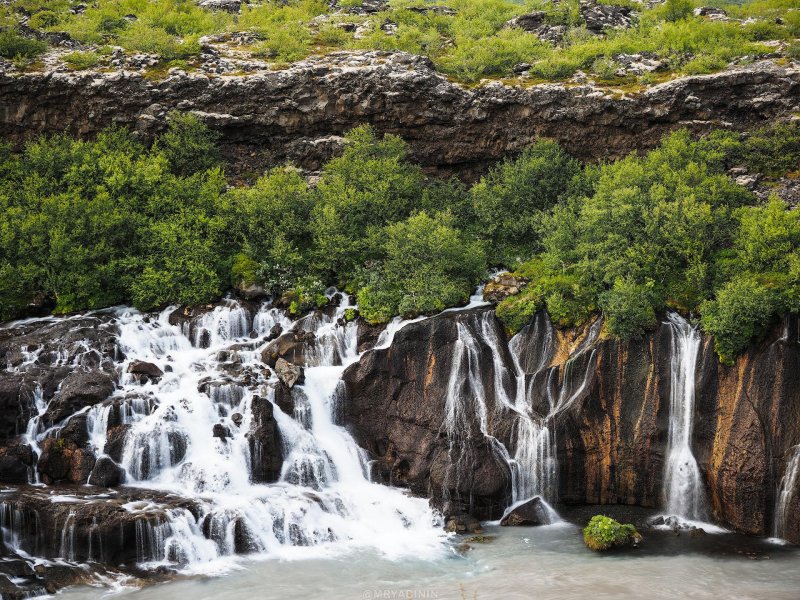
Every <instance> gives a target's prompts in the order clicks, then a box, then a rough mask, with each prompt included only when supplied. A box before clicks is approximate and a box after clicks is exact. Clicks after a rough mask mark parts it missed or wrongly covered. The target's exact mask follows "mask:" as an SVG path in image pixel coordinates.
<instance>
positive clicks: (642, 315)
mask: <svg viewBox="0 0 800 600" xmlns="http://www.w3.org/2000/svg"><path fill="white" fill-rule="evenodd" d="M653 287H654V286H653V282H652V281H649V282H648V283H647V284H645V285H639V284H636V283H634V282H632V281H626V280H623V279H618V280H617V281H615V282H614V286H613V287H612V288H611V289H610V290H607V291H605V292H603V293H602V294H601V295H600V307H601V308H602V309H603V315H604V316H605V326H606V329H607V330H608V332H609V333H611V334H612V335H614V336H616V337H618V338H621V339H628V338H630V337H633V336H635V335H640V334H642V333H644V332H645V331H647V330H648V329H651V328H653V327H655V325H656V324H657V323H658V320H657V319H656V312H655V310H654V308H653V305H654V304H655V302H654V301H653Z"/></svg>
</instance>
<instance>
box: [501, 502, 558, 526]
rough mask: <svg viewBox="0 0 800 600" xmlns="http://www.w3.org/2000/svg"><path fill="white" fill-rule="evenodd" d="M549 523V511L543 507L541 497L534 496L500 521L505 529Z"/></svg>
mask: <svg viewBox="0 0 800 600" xmlns="http://www.w3.org/2000/svg"><path fill="white" fill-rule="evenodd" d="M549 522H550V520H549V519H548V517H547V510H546V509H545V507H544V506H543V505H542V499H541V498H540V497H539V496H534V497H533V498H531V499H530V500H528V501H527V502H524V503H523V504H521V505H519V506H515V507H514V508H512V509H511V510H510V511H508V513H507V514H505V515H503V518H502V519H500V525H502V526H503V527H521V526H531V525H547V524H548V523H549Z"/></svg>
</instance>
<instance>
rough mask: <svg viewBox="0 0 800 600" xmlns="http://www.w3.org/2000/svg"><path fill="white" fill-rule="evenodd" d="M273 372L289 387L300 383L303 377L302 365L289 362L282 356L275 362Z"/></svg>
mask: <svg viewBox="0 0 800 600" xmlns="http://www.w3.org/2000/svg"><path fill="white" fill-rule="evenodd" d="M275 374H276V375H277V376H278V379H280V380H281V382H282V383H284V384H285V385H286V386H287V387H288V388H289V389H292V388H293V387H294V386H295V385H296V384H302V383H303V381H304V379H305V375H304V373H303V367H298V366H297V365H294V364H292V363H289V362H287V361H286V360H285V359H284V358H279V359H278V360H277V361H276V362H275Z"/></svg>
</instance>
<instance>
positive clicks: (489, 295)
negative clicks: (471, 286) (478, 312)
mask: <svg viewBox="0 0 800 600" xmlns="http://www.w3.org/2000/svg"><path fill="white" fill-rule="evenodd" d="M526 285H528V280H527V279H525V278H524V277H520V276H517V275H512V274H511V273H500V274H499V275H495V276H494V277H492V279H491V280H490V281H489V282H488V283H487V284H486V285H485V286H484V288H483V299H484V300H485V301H487V302H501V301H503V300H505V299H506V298H508V297H509V296H515V295H517V294H519V292H520V291H521V290H522V289H523V288H524V287H525V286H526Z"/></svg>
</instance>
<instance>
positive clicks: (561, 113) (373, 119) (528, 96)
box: [0, 52, 800, 177]
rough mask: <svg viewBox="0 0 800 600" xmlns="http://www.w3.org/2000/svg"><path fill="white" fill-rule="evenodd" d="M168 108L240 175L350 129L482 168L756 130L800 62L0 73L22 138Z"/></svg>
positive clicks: (790, 105) (11, 130)
mask: <svg viewBox="0 0 800 600" xmlns="http://www.w3.org/2000/svg"><path fill="white" fill-rule="evenodd" d="M171 109H178V110H181V111H194V112H195V113H197V114H198V115H199V116H200V117H201V118H202V119H203V120H204V121H205V122H206V123H207V124H208V125H210V126H211V127H212V128H214V129H216V130H217V131H219V132H220V133H221V134H222V144H223V148H224V151H225V153H226V155H227V157H228V158H229V159H230V160H231V161H232V162H233V165H234V169H238V170H239V171H247V170H258V169H261V168H263V167H265V166H268V165H274V164H279V163H283V162H284V161H287V160H291V161H294V162H295V163H297V164H298V165H300V166H302V167H304V168H307V169H311V170H314V169H318V168H319V166H320V165H321V164H322V163H323V162H324V161H325V160H326V159H327V158H329V157H330V156H331V155H332V154H333V153H335V152H336V150H337V149H338V148H339V146H340V144H341V138H340V136H341V135H342V134H343V133H345V132H346V131H348V130H349V129H351V128H352V127H354V126H356V125H359V124H362V123H371V124H372V125H373V126H375V127H376V128H377V129H378V130H379V131H381V132H387V133H395V134H399V135H400V136H402V137H403V138H404V139H406V140H407V141H408V142H409V144H410V148H411V152H412V156H413V158H414V159H415V160H417V161H419V162H420V163H421V164H422V165H423V166H424V167H426V168H427V169H428V170H430V171H431V172H437V173H439V174H450V173H459V174H461V175H463V176H466V177H474V176H475V175H476V174H477V173H479V172H481V171H482V170H484V169H485V168H486V167H487V166H488V165H490V164H492V163H494V162H496V161H497V160H498V159H500V158H502V157H504V156H506V155H508V154H511V153H514V152H516V151H519V150H521V149H522V148H524V147H525V146H527V145H529V144H531V142H532V141H533V140H534V139H535V138H537V137H542V136H544V137H549V138H553V139H556V140H558V141H559V142H560V143H561V144H563V145H564V146H565V147H566V148H567V149H568V150H569V151H570V152H571V153H573V154H575V155H576V156H578V157H580V158H587V159H604V158H609V157H615V156H620V155H624V154H626V153H628V152H630V151H632V150H636V149H644V148H651V147H653V146H654V145H656V143H657V142H658V140H659V139H660V138H661V137H662V136H663V134H664V133H666V132H668V131H670V130H673V129H675V128H678V127H689V128H690V129H692V130H693V131H695V132H704V131H707V130H709V129H711V128H714V127H730V128H735V129H747V128H750V127H753V126H757V125H761V124H764V123H766V122H768V121H769V120H772V119H776V118H782V117H790V116H791V115H792V114H793V113H795V112H797V111H798V110H800V67H798V66H797V64H796V63H791V62H790V63H789V64H787V65H783V66H781V65H778V64H777V63H776V62H773V61H761V62H756V63H753V64H750V65H747V66H742V67H737V68H735V69H732V70H729V71H725V72H722V73H718V74H714V75H704V76H692V77H683V78H679V79H676V80H673V81H670V82H667V83H663V84H660V85H654V86H651V87H649V88H647V89H643V90H641V91H638V92H636V93H627V94H626V93H624V92H623V91H621V90H609V89H603V88H597V87H595V86H593V85H574V84H538V85H531V86H527V87H522V86H517V85H505V84H503V83H501V82H493V83H489V84H486V85H480V86H478V87H474V88H465V87H462V86H460V85H457V84H455V83H452V82H450V81H448V80H447V79H446V78H445V77H443V76H442V75H440V74H438V73H436V71H435V70H434V69H433V68H432V65H431V64H430V62H429V61H428V60H427V59H425V58H422V57H417V56H412V55H409V54H405V53H383V52H363V53H356V52H339V53H334V54H331V55H328V56H325V57H322V58H311V59H308V60H305V61H302V62H299V63H296V64H294V65H293V66H292V67H290V68H287V69H284V70H279V71H266V70H265V71H262V72H258V73H256V74H253V75H247V76H236V75H226V76H215V75H209V74H203V73H191V74H189V73H186V72H183V71H179V70H172V71H171V72H170V73H169V74H168V76H167V77H166V78H165V79H162V80H151V79H148V78H147V77H145V76H144V75H143V74H142V73H139V72H136V73H134V72H129V71H119V72H113V73H100V72H81V73H69V72H41V73H27V74H22V75H12V74H10V73H0V134H1V135H3V136H5V137H6V138H8V139H11V140H15V141H20V140H22V139H23V138H25V137H26V136H31V135H34V134H37V133H53V132H56V131H63V130H68V131H71V132H73V133H75V134H78V135H81V136H91V135H92V134H94V133H96V132H97V131H99V130H100V129H101V128H103V127H107V126H109V125H112V124H117V125H125V126H130V127H133V128H135V129H136V130H138V131H140V132H141V133H142V134H143V135H145V136H146V137H147V136H151V135H153V134H155V133H157V132H158V131H159V130H160V129H161V128H163V127H164V118H163V117H164V115H165V114H166V112H167V111H169V110H171Z"/></svg>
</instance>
